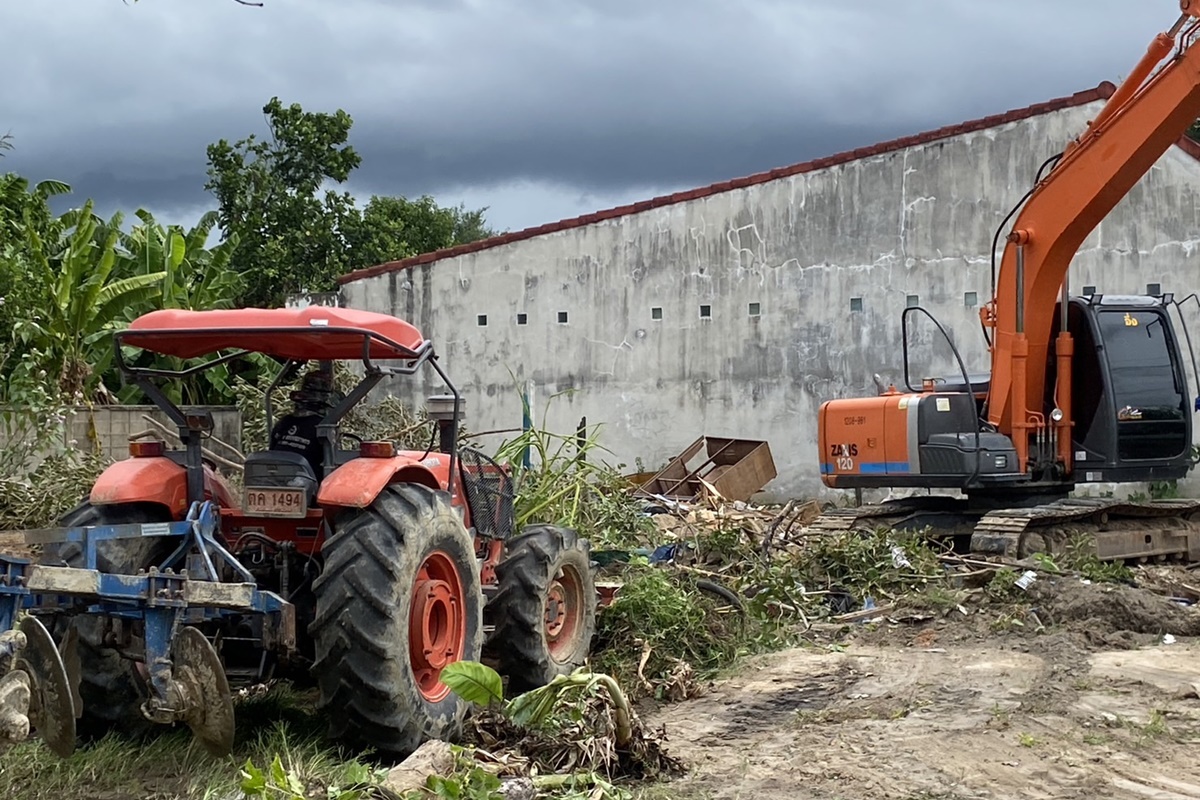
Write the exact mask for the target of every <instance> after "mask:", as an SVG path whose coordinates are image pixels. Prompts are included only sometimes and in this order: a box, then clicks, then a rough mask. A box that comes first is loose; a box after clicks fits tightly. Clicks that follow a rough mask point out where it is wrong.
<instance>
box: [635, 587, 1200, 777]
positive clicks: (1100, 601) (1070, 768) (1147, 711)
mask: <svg viewBox="0 0 1200 800" xmlns="http://www.w3.org/2000/svg"><path fill="white" fill-rule="evenodd" d="M1191 577H1192V578H1200V576H1198V575H1196V574H1195V573H1192V576H1191ZM1033 594H1034V596H1033V597H1032V598H1031V600H1032V601H1033V604H1032V605H1031V606H1030V607H1029V610H1031V611H1032V612H1033V613H1032V614H1028V613H1027V614H1025V615H1024V616H1023V617H1022V618H1020V619H1017V618H1015V617H1006V616H1002V615H1001V616H997V615H996V614H995V613H992V614H985V613H983V612H979V613H973V612H971V611H970V610H968V613H967V614H965V615H964V614H963V613H962V612H961V611H959V610H957V609H952V610H949V611H948V612H941V613H938V614H934V615H933V617H932V619H921V617H922V616H924V615H916V619H917V621H916V622H915V624H914V622H913V621H912V619H913V616H912V615H909V618H908V619H909V621H904V622H899V621H898V622H895V623H889V622H887V621H886V620H884V621H880V622H879V623H877V624H875V625H857V626H852V627H850V628H849V629H847V628H842V629H837V630H834V629H830V630H829V631H827V632H826V636H825V637H824V638H825V639H826V640H827V641H825V642H822V641H818V642H817V643H816V644H814V645H813V646H811V647H806V648H801V649H796V650H790V651H787V652H782V653H776V654H773V655H770V656H766V657H761V658H758V659H755V660H754V661H753V662H752V663H750V664H747V665H746V666H745V668H743V669H741V670H739V675H738V677H735V678H732V679H730V680H727V681H724V682H721V683H719V684H718V685H716V686H715V687H713V688H712V689H711V691H709V692H708V693H707V694H706V695H704V696H702V697H700V698H698V699H695V700H691V701H687V702H684V703H680V704H677V705H674V706H670V707H666V708H664V709H662V710H661V711H660V712H657V713H655V714H653V715H651V716H650V717H649V718H647V720H646V721H647V722H649V723H652V724H654V725H656V726H660V725H661V726H665V731H666V735H667V742H668V747H669V748H670V750H671V752H672V753H673V754H674V755H677V756H680V757H682V758H683V759H684V760H685V761H686V762H687V764H688V766H689V767H690V769H689V772H688V774H687V775H685V776H684V777H682V778H680V779H678V780H676V781H675V782H674V783H673V784H671V785H670V786H668V787H662V788H663V789H665V790H666V792H667V794H666V795H664V796H670V797H673V798H681V799H682V798H713V799H714V800H724V799H725V798H754V799H755V800H783V799H784V798H788V799H789V800H791V798H846V799H847V800H851V799H855V800H857V799H858V798H862V799H863V800H866V798H871V799H872V800H875V799H876V798H914V799H915V798H1015V797H1020V798H1076V797H1079V798H1083V797H1089V798H1092V797H1112V798H1153V800H1176V799H1177V798H1200V766H1198V764H1200V760H1198V756H1200V638H1195V636H1196V635H1197V634H1200V611H1195V610H1192V609H1189V608H1184V607H1181V606H1180V605H1178V604H1175V603H1172V602H1171V601H1169V600H1166V599H1164V598H1162V597H1160V596H1158V595H1156V594H1153V593H1151V592H1149V591H1147V590H1144V589H1131V588H1125V587H1119V588H1111V587H1101V586H1096V585H1087V584H1082V583H1080V582H1079V581H1078V580H1073V581H1068V580H1063V581H1060V582H1058V583H1057V585H1054V586H1050V585H1046V586H1043V587H1041V588H1039V590H1038V591H1037V592H1035V593H1033ZM943 614H944V616H943ZM900 616H901V617H903V615H900ZM894 618H895V617H894ZM1018 623H1019V624H1018ZM1039 626H1040V627H1039ZM1171 631H1174V633H1173V634H1172V636H1173V637H1174V640H1173V641H1171V637H1168V639H1167V641H1168V642H1169V643H1164V639H1163V634H1164V633H1170V632H1171ZM1186 633H1191V634H1193V635H1192V636H1186V635H1184V634H1186Z"/></svg>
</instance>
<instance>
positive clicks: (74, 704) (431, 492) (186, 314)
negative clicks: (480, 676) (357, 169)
mask: <svg viewBox="0 0 1200 800" xmlns="http://www.w3.org/2000/svg"><path fill="white" fill-rule="evenodd" d="M115 340H116V341H115V346H116V355H117V362H118V364H119V365H120V369H121V372H122V375H123V376H124V377H125V379H126V380H129V381H132V382H133V383H135V384H137V385H138V386H139V387H140V388H141V390H142V391H143V392H144V393H145V394H146V395H147V396H148V397H149V398H151V399H152V400H153V401H154V402H155V404H156V405H158V406H159V407H160V408H161V409H162V410H163V411H164V412H165V413H166V414H167V415H168V416H169V417H170V418H171V419H172V420H173V421H174V422H175V423H176V425H177V426H178V429H179V435H180V438H181V440H182V441H183V442H184V447H183V449H182V450H177V451H170V450H166V449H164V446H163V444H162V443H161V442H157V441H135V442H132V443H131V445H130V456H131V457H130V458H129V459H127V460H124V461H120V462H118V463H115V464H113V465H112V466H110V467H109V468H108V469H107V470H105V472H104V473H103V474H102V475H101V476H100V478H99V479H98V480H97V481H96V484H95V486H94V487H93V488H92V490H91V494H90V497H89V498H88V499H87V500H86V502H84V503H83V504H82V505H80V506H79V507H78V508H77V509H76V510H75V511H73V512H72V513H71V514H69V515H67V517H66V518H64V519H63V520H62V521H61V524H62V525H63V526H64V527H63V528H62V529H56V530H53V531H37V532H29V534H28V535H27V539H28V540H29V541H31V542H36V543H41V544H43V545H44V555H43V557H42V558H41V559H40V561H39V563H37V564H29V563H27V562H22V561H21V560H20V559H13V558H4V557H0V631H6V630H8V629H9V628H11V627H12V626H13V623H14V622H15V619H16V616H17V615H16V611H17V609H19V608H24V609H26V610H27V611H28V612H29V613H28V614H27V615H26V616H25V618H24V619H23V620H22V626H21V628H20V630H21V631H22V632H23V633H22V634H21V638H20V641H16V640H13V642H15V644H14V643H13V642H10V643H9V644H8V645H7V646H8V648H9V650H10V651H13V652H15V651H16V650H17V649H18V648H19V647H24V648H25V650H26V651H27V652H26V657H25V658H24V659H22V658H20V654H19V653H17V657H16V659H15V662H14V663H17V664H23V665H25V666H24V669H25V671H26V672H28V673H29V674H28V675H27V676H25V677H22V678H21V679H20V680H22V681H25V683H28V684H29V685H30V686H31V687H32V695H33V700H32V701H31V702H30V703H29V714H30V715H31V716H30V717H29V719H30V722H31V725H32V727H34V728H37V729H38V731H39V733H40V734H41V735H42V738H43V739H45V740H46V741H47V743H48V744H49V745H50V746H51V747H52V748H53V749H55V750H56V751H57V752H60V753H67V752H70V750H71V749H72V748H73V747H74V743H75V738H76V730H77V729H89V730H92V731H95V732H102V731H103V730H106V729H108V728H111V727H122V728H126V729H128V728H129V727H130V726H131V725H145V724H146V723H147V721H148V722H159V723H167V724H170V723H175V722H184V723H186V724H187V725H189V726H190V727H191V729H192V730H193V732H194V733H195V735H196V736H197V737H198V738H199V739H200V741H201V742H203V743H204V744H205V745H206V746H207V747H208V748H209V749H210V750H211V751H213V752H216V753H223V752H228V750H229V748H230V747H231V745H232V741H233V703H232V699H231V694H230V685H231V684H232V685H237V684H239V683H241V684H246V683H254V682H258V681H263V680H266V679H269V678H271V677H289V678H293V679H305V678H308V679H311V680H314V681H315V683H316V685H317V686H318V687H319V694H320V701H319V702H320V713H321V714H322V715H323V716H324V717H325V718H326V719H328V722H329V732H330V734H331V736H332V737H333V738H335V739H337V740H339V741H342V742H345V743H347V744H350V745H352V746H362V747H369V748H372V749H375V750H377V751H380V752H384V753H389V754H393V755H404V754H407V753H408V752H411V751H412V750H413V749H415V748H416V747H417V746H418V745H419V744H420V743H421V742H422V741H424V740H425V739H429V738H447V737H452V736H453V735H454V734H455V733H456V731H457V730H458V728H459V725H460V723H461V720H462V718H463V716H464V713H465V711H466V707H465V704H464V702H463V701H462V700H461V699H460V698H459V697H458V696H457V695H455V694H454V693H453V692H451V691H450V690H449V689H448V688H447V687H446V686H445V685H444V684H443V683H441V681H440V679H439V678H440V674H441V670H442V668H443V667H444V666H445V665H446V664H449V663H451V662H454V661H459V660H486V661H489V662H490V663H493V664H494V665H495V666H496V667H497V668H498V670H499V671H500V672H501V674H504V675H506V676H507V678H508V681H509V686H510V688H511V689H513V690H517V691H520V690H526V689H529V688H534V687H537V686H540V685H543V684H545V683H547V682H549V681H550V680H552V679H553V678H554V676H556V675H559V674H563V673H566V672H569V671H571V670H573V669H574V668H576V667H577V666H579V665H581V664H582V663H583V662H584V660H585V659H586V657H587V655H588V652H589V648H590V644H591V639H592V634H593V631H594V629H595V615H596V607H597V594H596V588H595V584H594V579H593V573H592V563H591V556H590V550H589V543H588V542H587V541H586V540H585V539H583V538H581V537H579V536H578V535H577V534H576V532H574V531H572V530H569V529H566V528H562V527H557V526H554V525H540V524H539V525H530V526H528V527H526V528H525V529H524V530H522V531H520V532H516V531H514V530H513V528H514V519H513V490H512V484H511V480H510V477H509V474H508V472H507V470H506V469H504V468H502V467H501V466H499V465H497V464H496V463H495V462H494V461H493V460H491V459H489V458H488V457H487V456H485V455H483V454H482V453H480V452H478V451H476V450H473V449H468V448H460V447H459V446H458V439H459V437H458V428H459V422H460V420H461V416H462V413H461V412H462V408H463V401H462V398H461V397H460V396H459V394H458V391H457V390H456V389H455V388H454V387H453V385H452V384H451V382H450V380H449V379H448V378H447V376H446V374H445V373H444V372H443V371H442V369H441V367H440V366H439V364H438V362H437V359H436V357H435V356H434V351H433V346H432V344H431V343H430V342H429V341H428V340H426V339H425V338H424V337H423V336H422V335H421V333H420V332H419V331H418V330H417V329H416V328H415V327H413V326H412V325H410V324H409V323H407V322H405V321H403V320H400V319H396V318H394V317H391V316H387V315H383V314H376V313H369V312H364V311H354V310H348V309H340V308H327V307H310V308H305V309H300V310H296V309H271V310H261V309H238V310H224V311H174V310H165V311H155V312H152V313H149V314H146V315H144V316H142V317H139V318H138V319H137V320H135V321H134V322H133V323H132V324H131V325H130V326H129V328H128V329H126V330H123V331H120V332H118V333H117V334H116V335H115ZM138 350H142V351H150V352H153V353H159V354H163V355H167V356H175V357H177V358H181V359H200V358H201V357H208V358H206V359H205V360H203V361H201V363H200V364H199V365H198V366H193V367H189V368H186V369H182V370H161V369H153V368H150V367H145V366H136V365H135V363H136V362H137V361H138V354H137V351H138ZM248 353H261V354H263V355H265V356H268V357H270V358H272V359H274V360H276V361H277V362H280V363H281V364H282V369H281V371H280V374H279V378H278V379H277V380H276V382H275V384H273V385H272V389H274V388H275V387H276V386H281V385H285V384H286V383H290V382H291V381H293V380H294V379H295V378H296V377H297V375H298V374H299V371H300V369H301V368H303V367H304V366H305V365H306V364H308V363H309V362H316V369H315V370H314V373H313V374H317V375H322V374H323V375H324V376H326V381H324V383H325V384H326V385H328V384H329V381H328V376H329V375H330V374H331V372H332V365H333V362H335V361H354V362H358V364H359V365H361V373H360V374H361V380H360V381H359V383H358V384H357V385H356V386H355V387H354V388H353V389H352V390H351V391H349V392H348V393H347V395H346V396H345V397H339V396H337V395H336V393H335V394H334V396H333V397H332V398H331V399H330V400H329V402H328V403H327V404H326V406H325V407H324V409H323V412H322V413H320V414H319V415H318V418H317V419H316V420H315V425H314V426H313V429H314V430H315V440H316V442H317V446H315V447H314V448H312V449H311V450H310V452H309V454H308V455H306V454H304V453H301V452H297V451H296V450H295V449H294V448H293V449H287V447H286V443H282V439H284V438H286V436H287V433H288V431H287V430H284V431H282V432H281V433H280V435H279V436H278V437H277V439H278V440H279V441H280V444H279V446H275V445H273V446H272V447H271V449H268V450H267V451H265V452H256V453H250V454H248V455H247V457H246V461H245V465H244V485H245V488H244V490H243V491H242V492H241V495H240V496H239V495H238V494H236V493H235V492H234V491H232V490H231V488H230V486H229V484H228V483H227V482H226V481H225V480H224V479H223V477H222V476H221V475H220V474H219V473H218V471H217V469H216V468H215V465H214V464H213V463H212V461H211V460H210V459H208V458H207V457H206V455H205V450H204V447H203V442H204V441H205V439H206V437H208V436H209V435H210V434H211V431H212V417H211V414H207V413H204V412H196V413H193V412H189V411H187V410H185V409H182V408H180V407H179V406H178V405H176V404H175V403H173V402H171V401H170V400H169V399H168V398H167V397H166V396H165V395H164V393H163V392H162V390H161V389H160V387H159V385H158V384H157V383H156V380H158V379H168V380H169V379H178V378H186V377H188V376H191V375H194V374H195V373H197V372H199V371H200V370H204V369H211V368H214V367H218V366H220V365H224V364H226V363H227V362H230V361H232V360H235V359H237V358H239V357H242V356H245V355H246V354H248ZM422 367H429V368H432V370H433V371H434V372H435V373H436V374H437V376H439V377H440V378H441V380H442V382H444V384H445V386H446V388H447V390H448V393H446V394H443V395H439V396H435V397H433V398H431V399H430V401H429V407H428V408H429V416H430V418H431V421H432V423H433V424H432V425H431V437H430V445H429V447H428V448H427V449H425V450H422V451H418V450H397V448H396V447H395V445H394V444H393V443H391V442H378V441H362V440H360V439H358V438H357V437H353V436H351V435H350V434H348V433H342V432H340V431H339V421H340V420H342V419H343V417H344V416H345V415H346V413H347V412H348V411H350V410H351V409H352V408H353V407H354V406H355V405H356V404H358V403H359V402H361V401H362V400H363V399H364V398H366V397H367V395H368V393H369V392H370V391H371V390H372V389H373V388H374V387H375V386H376V385H377V384H379V382H380V381H381V380H383V379H384V378H385V377H389V376H409V375H413V374H414V373H416V372H417V371H418V370H419V369H421V368H422ZM356 372H358V370H357V369H356ZM321 384H322V381H320V380H317V381H315V382H314V383H313V385H317V386H318V387H319V386H320V385H321ZM305 385H308V383H307V382H306V384H305ZM270 396H271V392H268V393H267V398H268V400H267V407H266V414H267V419H268V429H270V426H271V424H272V422H273V421H274V409H273V408H272V407H271V403H270ZM294 399H298V400H303V399H304V398H301V397H297V396H296V395H294ZM308 399H309V400H311V399H312V398H308ZM284 427H286V426H284ZM293 433H294V431H293ZM293 444H294V442H293ZM347 444H349V445H350V446H349V447H347V446H346V445H347ZM314 462H315V463H314ZM6 575H7V576H8V578H7V579H5V578H4V576H6ZM43 623H44V624H43ZM43 629H44V630H43ZM43 633H48V634H49V637H46V636H43ZM14 635H15V634H14ZM10 639H11V637H10ZM51 640H53V642H54V644H53V646H51V645H50V644H49V642H50V641H51ZM4 647H5V645H4V643H3V642H0V657H3V656H4V655H5V653H4V652H3V650H4ZM10 655H11V653H10ZM10 660H11V659H10ZM0 661H2V658H0ZM31 665H34V666H31ZM37 665H40V666H37ZM60 667H61V669H60ZM0 669H2V668H0ZM5 677H7V676H3V675H0V678H5ZM64 681H65V686H64V685H63V684H64ZM64 690H67V691H64ZM39 692H40V694H39ZM63 695H66V696H67V698H68V700H69V701H70V702H64V701H63V699H62V697H63ZM69 715H70V716H73V718H72V719H68V718H67V717H68V716H69Z"/></svg>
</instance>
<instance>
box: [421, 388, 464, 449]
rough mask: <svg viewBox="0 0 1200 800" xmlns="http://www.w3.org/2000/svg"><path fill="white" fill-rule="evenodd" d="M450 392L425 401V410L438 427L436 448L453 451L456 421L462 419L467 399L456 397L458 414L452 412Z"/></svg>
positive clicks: (455, 440) (455, 437)
mask: <svg viewBox="0 0 1200 800" xmlns="http://www.w3.org/2000/svg"><path fill="white" fill-rule="evenodd" d="M454 400H455V397H454V395H452V394H438V395H434V396H433V397H430V398H429V399H428V400H426V401H425V410H426V411H427V412H428V414H429V418H430V419H431V420H433V421H434V424H436V425H437V429H438V450H440V451H441V452H443V453H453V452H454V450H455V448H456V447H457V445H458V423H459V422H461V421H462V418H463V416H464V411H465V410H466V405H467V401H466V400H465V399H464V398H462V397H459V398H458V414H457V416H456V415H455V413H454Z"/></svg>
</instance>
